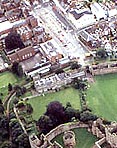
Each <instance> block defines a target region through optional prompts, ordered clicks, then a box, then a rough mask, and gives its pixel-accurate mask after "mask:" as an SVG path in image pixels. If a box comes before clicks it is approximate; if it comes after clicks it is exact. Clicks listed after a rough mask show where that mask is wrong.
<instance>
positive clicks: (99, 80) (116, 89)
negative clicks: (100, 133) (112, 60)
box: [87, 74, 117, 121]
mask: <svg viewBox="0 0 117 148" xmlns="http://www.w3.org/2000/svg"><path fill="white" fill-rule="evenodd" d="M87 95H88V96H87V100H88V106H89V107H90V108H91V109H92V111H93V112H94V113H95V114H96V115H98V116H101V117H103V118H105V119H107V120H111V121H117V75H116V74H108V75H102V76H96V77H95V83H93V84H91V87H90V89H89V90H88V93H87Z"/></svg>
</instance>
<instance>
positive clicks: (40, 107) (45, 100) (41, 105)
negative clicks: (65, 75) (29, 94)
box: [28, 88, 80, 120]
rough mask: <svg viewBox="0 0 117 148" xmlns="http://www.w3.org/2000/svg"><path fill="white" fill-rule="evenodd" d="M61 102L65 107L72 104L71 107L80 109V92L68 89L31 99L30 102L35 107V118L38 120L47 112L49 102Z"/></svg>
mask: <svg viewBox="0 0 117 148" xmlns="http://www.w3.org/2000/svg"><path fill="white" fill-rule="evenodd" d="M55 100H57V101H59V102H61V103H62V104H63V105H66V103H67V102H70V103H71V105H72V106H73V107H74V108H76V109H80V99H79V93H78V90H76V89H73V88H67V89H64V90H61V91H59V92H56V93H50V94H46V95H45V96H40V97H36V98H32V99H30V100H29V101H28V102H29V103H31V105H32V107H33V110H34V111H33V118H34V119H35V120H38V119H39V117H40V116H41V115H43V113H44V112H45V111H46V106H47V105H48V104H49V102H52V101H55Z"/></svg>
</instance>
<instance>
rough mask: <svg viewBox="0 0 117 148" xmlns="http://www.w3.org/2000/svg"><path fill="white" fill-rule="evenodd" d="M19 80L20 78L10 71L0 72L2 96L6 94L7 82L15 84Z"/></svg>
mask: <svg viewBox="0 0 117 148" xmlns="http://www.w3.org/2000/svg"><path fill="white" fill-rule="evenodd" d="M19 82H21V78H18V77H17V76H15V75H13V74H12V73H11V72H8V71H7V72H3V73H0V93H3V96H2V98H3V99H4V97H5V96H6V95H7V94H8V84H9V83H11V84H16V83H19Z"/></svg>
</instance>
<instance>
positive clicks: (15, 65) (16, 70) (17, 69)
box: [11, 62, 24, 77]
mask: <svg viewBox="0 0 117 148" xmlns="http://www.w3.org/2000/svg"><path fill="white" fill-rule="evenodd" d="M11 70H12V72H13V73H14V74H16V75H17V76H19V77H22V76H23V74H24V73H23V68H22V66H21V65H20V64H19V63H17V62H14V63H13V65H12V67H11Z"/></svg>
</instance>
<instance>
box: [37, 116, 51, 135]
mask: <svg viewBox="0 0 117 148" xmlns="http://www.w3.org/2000/svg"><path fill="white" fill-rule="evenodd" d="M37 126H38V127H39V129H40V130H41V132H42V133H44V134H46V133H48V132H49V131H50V130H51V129H52V128H53V122H52V120H51V119H50V117H49V116H47V115H43V116H41V117H40V118H39V120H38V121H37Z"/></svg>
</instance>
